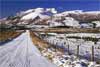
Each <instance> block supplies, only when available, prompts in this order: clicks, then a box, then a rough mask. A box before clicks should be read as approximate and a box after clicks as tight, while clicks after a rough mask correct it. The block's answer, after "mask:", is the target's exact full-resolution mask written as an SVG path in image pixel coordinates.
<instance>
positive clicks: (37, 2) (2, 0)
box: [0, 0, 100, 18]
mask: <svg viewBox="0 0 100 67" xmlns="http://www.w3.org/2000/svg"><path fill="white" fill-rule="evenodd" d="M38 7H42V8H56V9H57V10H58V11H59V12H62V11H66V10H83V11H97V10H100V0H0V18H3V17H7V16H12V15H15V14H16V13H17V12H20V11H24V10H28V9H32V8H33V9H34V8H38Z"/></svg>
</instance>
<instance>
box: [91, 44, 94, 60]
mask: <svg viewBox="0 0 100 67" xmlns="http://www.w3.org/2000/svg"><path fill="white" fill-rule="evenodd" d="M91 61H94V46H92V54H91Z"/></svg>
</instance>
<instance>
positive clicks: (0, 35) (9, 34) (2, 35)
mask: <svg viewBox="0 0 100 67" xmlns="http://www.w3.org/2000/svg"><path fill="white" fill-rule="evenodd" d="M20 34H21V32H16V31H3V32H0V41H5V40H7V39H9V38H14V37H16V36H18V35H20Z"/></svg>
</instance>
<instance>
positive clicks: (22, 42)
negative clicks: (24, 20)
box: [0, 31, 56, 67]
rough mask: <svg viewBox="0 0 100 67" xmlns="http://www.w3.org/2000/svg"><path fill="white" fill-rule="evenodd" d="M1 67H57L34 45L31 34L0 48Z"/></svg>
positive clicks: (23, 35)
mask: <svg viewBox="0 0 100 67" xmlns="http://www.w3.org/2000/svg"><path fill="white" fill-rule="evenodd" d="M0 67H56V66H55V65H54V64H52V63H50V62H49V61H48V60H47V59H46V58H44V57H43V56H42V55H41V54H40V52H39V50H38V49H37V48H36V47H35V46H34V44H33V43H32V41H31V39H30V36H29V32H28V31H27V32H25V33H23V34H21V35H20V36H19V37H17V38H16V39H14V40H12V41H11V42H8V43H6V44H4V45H2V46H0Z"/></svg>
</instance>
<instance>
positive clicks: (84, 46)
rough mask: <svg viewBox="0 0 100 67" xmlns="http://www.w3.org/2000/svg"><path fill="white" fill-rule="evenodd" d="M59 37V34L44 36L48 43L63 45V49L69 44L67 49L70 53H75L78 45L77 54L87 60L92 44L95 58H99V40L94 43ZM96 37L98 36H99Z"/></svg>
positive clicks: (90, 53)
mask: <svg viewBox="0 0 100 67" xmlns="http://www.w3.org/2000/svg"><path fill="white" fill-rule="evenodd" d="M68 35H69V34H68ZM74 35H75V34H74ZM77 35H78V34H77ZM85 35H86V34H85ZM98 35H99V34H98ZM70 36H71V35H70ZM79 36H80V35H79ZM59 37H61V35H56V36H47V37H44V40H46V41H47V42H49V43H50V44H53V45H57V46H59V47H64V48H65V50H68V45H69V51H70V53H72V54H77V47H78V45H79V55H80V56H83V57H85V58H86V59H89V60H90V57H91V55H92V46H94V57H95V58H98V59H97V60H100V40H99V41H98V42H97V43H96V44H95V43H94V42H92V41H86V40H83V39H75V38H64V37H63V39H60V38H59ZM96 37H97V36H96ZM97 38H99V36H98V37H97Z"/></svg>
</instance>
